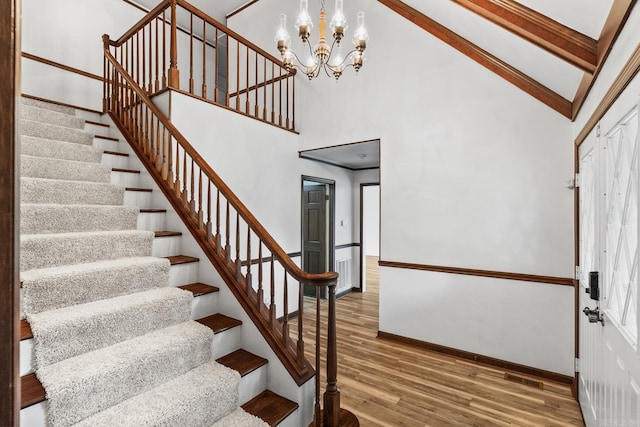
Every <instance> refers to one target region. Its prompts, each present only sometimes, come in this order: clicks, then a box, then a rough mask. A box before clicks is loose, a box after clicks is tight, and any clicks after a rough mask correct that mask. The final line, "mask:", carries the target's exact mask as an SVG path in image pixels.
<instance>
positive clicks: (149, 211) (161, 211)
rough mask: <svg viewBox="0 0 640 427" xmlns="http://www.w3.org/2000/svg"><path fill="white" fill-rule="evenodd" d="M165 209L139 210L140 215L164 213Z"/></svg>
mask: <svg viewBox="0 0 640 427" xmlns="http://www.w3.org/2000/svg"><path fill="white" fill-rule="evenodd" d="M166 212H167V210H166V209H140V213H166Z"/></svg>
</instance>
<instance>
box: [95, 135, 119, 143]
mask: <svg viewBox="0 0 640 427" xmlns="http://www.w3.org/2000/svg"><path fill="white" fill-rule="evenodd" d="M93 137H94V138H98V139H107V140H109V141H115V142H120V140H119V139H118V138H114V137H112V136H104V135H93Z"/></svg>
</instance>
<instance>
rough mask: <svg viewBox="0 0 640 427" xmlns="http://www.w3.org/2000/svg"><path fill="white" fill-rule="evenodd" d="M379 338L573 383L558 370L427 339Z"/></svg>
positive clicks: (383, 335) (382, 335)
mask: <svg viewBox="0 0 640 427" xmlns="http://www.w3.org/2000/svg"><path fill="white" fill-rule="evenodd" d="M378 338H380V339H385V340H389V341H393V342H397V343H400V344H404V345H408V346H411V347H417V348H422V349H425V350H429V351H433V352H436V353H441V354H446V355H449V356H452V357H455V358H458V359H465V360H471V361H473V362H475V363H478V364H481V365H488V366H492V367H495V368H500V369H505V370H508V371H513V372H518V373H520V374H526V375H530V376H534V377H538V378H543V379H545V380H549V381H553V382H556V383H560V384H565V385H568V386H571V385H572V384H573V377H571V376H568V375H563V374H558V373H556V372H551V371H546V370H544V369H539V368H534V367H532V366H526V365H521V364H519V363H514V362H509V361H507V360H502V359H496V358H495V357H490V356H483V355H481V354H476V353H472V352H469V351H465V350H459V349H456V348H451V347H446V346H443V345H439V344H433V343H430V342H426V341H421V340H417V339H414V338H408V337H403V336H400V335H395V334H391V333H389V332H383V331H378Z"/></svg>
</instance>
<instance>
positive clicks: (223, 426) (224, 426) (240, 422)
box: [211, 408, 269, 427]
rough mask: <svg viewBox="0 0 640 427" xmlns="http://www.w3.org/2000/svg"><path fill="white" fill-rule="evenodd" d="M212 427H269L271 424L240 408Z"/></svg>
mask: <svg viewBox="0 0 640 427" xmlns="http://www.w3.org/2000/svg"><path fill="white" fill-rule="evenodd" d="M211 427H269V424H267V423H265V422H264V421H263V420H261V419H260V418H258V417H256V416H255V415H251V414H250V413H248V412H245V410H244V409H242V408H238V409H236V410H235V411H233V412H232V413H230V414H229V415H227V416H226V417H224V418H223V419H221V420H220V421H218V422H216V423H215V424H214V425H212V426H211Z"/></svg>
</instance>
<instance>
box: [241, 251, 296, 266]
mask: <svg viewBox="0 0 640 427" xmlns="http://www.w3.org/2000/svg"><path fill="white" fill-rule="evenodd" d="M287 256H288V257H289V258H298V257H300V256H302V252H291V253H288V254H287ZM267 262H271V257H270V256H266V257H262V258H253V259H252V260H251V265H255V264H264V263H267ZM240 265H241V266H242V267H246V266H247V261H242V262H241V263H240Z"/></svg>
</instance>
